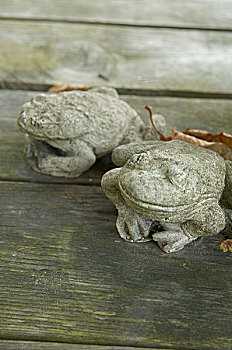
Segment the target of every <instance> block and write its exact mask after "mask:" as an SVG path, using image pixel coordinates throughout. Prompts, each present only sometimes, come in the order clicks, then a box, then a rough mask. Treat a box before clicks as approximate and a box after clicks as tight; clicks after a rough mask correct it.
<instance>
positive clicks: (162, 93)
mask: <svg viewBox="0 0 232 350" xmlns="http://www.w3.org/2000/svg"><path fill="white" fill-rule="evenodd" d="M103 80H104V78H103ZM64 83H65V82H64ZM102 85H104V83H103V84H102ZM51 87H52V85H50V84H37V83H26V82H20V81H15V82H13V81H12V82H8V81H1V80H0V90H13V91H16V90H19V91H29V90H30V91H37V92H47V91H48V90H49V89H50V88H51ZM93 87H96V86H95V85H93ZM111 87H112V88H114V89H116V90H117V92H118V94H119V95H129V96H133V95H134V96H147V97H149V96H150V97H173V98H176V97H179V98H200V99H213V100H231V99H232V93H221V92H215V93H212V92H201V91H181V90H150V89H134V88H133V89H127V88H117V87H115V86H111Z"/></svg>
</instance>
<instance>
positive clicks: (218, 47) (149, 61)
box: [0, 21, 232, 96]
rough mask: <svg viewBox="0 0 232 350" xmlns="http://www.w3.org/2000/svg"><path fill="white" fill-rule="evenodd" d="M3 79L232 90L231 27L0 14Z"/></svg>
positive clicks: (120, 86)
mask: <svg viewBox="0 0 232 350" xmlns="http://www.w3.org/2000/svg"><path fill="white" fill-rule="evenodd" d="M0 46H1V62H0V82H2V86H6V85H4V84H5V82H7V83H8V84H11V85H12V84H14V83H15V84H16V85H17V87H18V88H19V87H20V84H21V86H22V87H23V86H24V84H29V83H30V84H33V83H34V84H36V86H38V85H39V84H45V85H46V84H53V83H54V82H58V81H61V82H67V83H73V82H75V83H78V84H87V85H102V84H108V85H111V86H114V87H118V88H124V89H149V90H152V91H153V90H159V91H160V90H162V91H163V90H164V91H179V92H180V91H184V92H185V93H186V91H189V92H203V93H214V94H217V93H220V94H230V96H231V93H232V88H231V86H232V85H231V81H232V70H231V65H232V56H231V54H230V52H231V50H232V33H231V32H211V31H197V30H193V31H189V30H171V29H157V28H136V27H133V28H132V27H120V26H119V27H118V26H113V25H112V26H110V25H109V26H104V25H85V24H65V23H51V22H23V21H0Z"/></svg>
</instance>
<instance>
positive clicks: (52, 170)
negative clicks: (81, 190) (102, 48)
mask: <svg viewBox="0 0 232 350" xmlns="http://www.w3.org/2000/svg"><path fill="white" fill-rule="evenodd" d="M157 121H158V124H159V128H161V129H164V128H165V121H164V118H163V117H162V116H159V115H157V116H156V122H157ZM18 126H19V128H20V130H21V131H23V132H24V133H25V134H26V140H27V141H26V147H25V153H26V158H27V160H28V162H29V164H30V166H31V167H32V169H34V170H35V171H38V172H41V173H44V174H47V175H53V176H65V177H77V176H79V175H80V174H81V173H83V172H84V171H86V170H88V169H89V168H90V167H91V166H92V165H93V164H94V163H95V161H96V159H97V158H100V157H102V156H104V155H106V154H107V153H110V152H111V151H112V150H113V149H114V148H115V147H117V146H119V145H121V144H125V143H129V142H139V141H142V140H149V139H153V140H157V139H158V138H159V136H158V134H157V133H154V132H153V130H152V127H151V126H147V125H145V123H144V122H143V120H142V119H141V117H140V116H139V115H138V114H137V112H136V111H135V110H134V109H133V108H131V107H130V106H129V105H128V104H127V103H126V102H124V101H122V100H120V99H119V96H118V94H117V92H116V90H115V89H113V88H109V87H99V88H93V89H91V90H88V91H69V92H61V93H59V94H39V95H37V96H35V97H34V98H32V100H31V101H30V102H27V103H25V104H24V105H23V106H22V110H21V112H20V115H19V117H18Z"/></svg>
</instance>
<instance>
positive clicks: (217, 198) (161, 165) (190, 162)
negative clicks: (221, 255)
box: [102, 140, 232, 253]
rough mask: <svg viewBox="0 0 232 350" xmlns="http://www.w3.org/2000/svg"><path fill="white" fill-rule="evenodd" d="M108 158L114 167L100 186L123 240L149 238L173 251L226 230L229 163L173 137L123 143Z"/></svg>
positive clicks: (231, 205) (231, 179) (231, 188)
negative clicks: (200, 238) (113, 212)
mask: <svg viewBox="0 0 232 350" xmlns="http://www.w3.org/2000/svg"><path fill="white" fill-rule="evenodd" d="M112 158H113V161H114V163H115V164H116V165H117V166H119V168H115V169H113V170H111V171H109V172H107V173H106V174H105V175H104V176H103V178H102V188H103V190H104V192H105V194H106V196H107V197H108V198H109V199H110V200H111V201H112V202H113V204H114V205H115V206H116V208H117V210H118V218H117V221H116V227H117V229H118V232H119V235H120V236H121V237H122V238H123V239H124V240H126V241H130V242H146V241H147V240H151V239H153V240H154V241H156V242H158V245H159V246H160V248H161V249H162V250H163V251H164V252H166V253H172V252H177V251H179V250H181V249H182V248H183V247H184V246H185V245H186V244H188V243H190V242H191V241H194V240H195V239H197V238H198V237H200V236H208V235H214V234H217V233H219V232H220V231H222V230H223V229H224V228H225V227H226V228H227V231H228V232H229V231H230V232H231V227H232V225H231V222H232V221H231V217H232V215H231V213H232V210H231V209H232V201H231V198H232V175H231V174H232V166H231V164H232V163H231V162H229V161H225V160H224V159H223V158H222V157H221V156H220V155H219V154H217V153H215V152H213V151H210V150H208V149H205V148H201V147H198V146H194V145H192V144H189V143H186V142H183V141H177V140H175V141H170V142H164V141H155V142H141V143H131V144H128V145H122V146H119V147H117V148H116V149H115V150H114V151H113V153H112Z"/></svg>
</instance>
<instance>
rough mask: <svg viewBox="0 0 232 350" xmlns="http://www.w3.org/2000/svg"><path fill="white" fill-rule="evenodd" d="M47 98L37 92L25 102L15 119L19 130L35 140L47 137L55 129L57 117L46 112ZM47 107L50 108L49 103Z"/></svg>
mask: <svg viewBox="0 0 232 350" xmlns="http://www.w3.org/2000/svg"><path fill="white" fill-rule="evenodd" d="M47 98H48V97H47V95H46V94H39V95H37V96H35V97H34V98H32V99H31V101H30V102H27V103H25V104H24V105H23V106H22V108H21V112H20V114H19V117H18V120H17V122H18V126H19V128H20V130H21V131H23V132H24V133H26V134H28V135H30V136H31V137H33V138H35V139H37V140H45V139H47V138H48V134H51V131H52V130H54V131H55V130H56V124H57V120H56V119H57V118H56V117H55V116H53V114H52V113H47V112H48V107H47ZM54 102H55V101H54ZM49 107H50V109H51V108H52V105H51V103H50V106H49ZM49 137H50V135H49Z"/></svg>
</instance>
